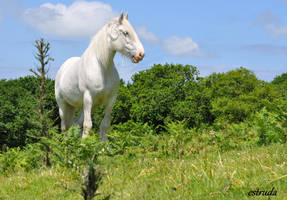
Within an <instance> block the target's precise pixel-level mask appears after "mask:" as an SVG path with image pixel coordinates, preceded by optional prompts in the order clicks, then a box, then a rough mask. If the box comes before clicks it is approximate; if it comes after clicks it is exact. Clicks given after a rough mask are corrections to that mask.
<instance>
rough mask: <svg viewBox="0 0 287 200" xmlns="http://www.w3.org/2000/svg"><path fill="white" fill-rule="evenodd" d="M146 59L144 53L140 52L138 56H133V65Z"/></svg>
mask: <svg viewBox="0 0 287 200" xmlns="http://www.w3.org/2000/svg"><path fill="white" fill-rule="evenodd" d="M143 58H144V51H141V50H138V51H137V53H136V55H135V56H133V58H132V61H133V63H138V62H139V61H141V60H142V59H143Z"/></svg>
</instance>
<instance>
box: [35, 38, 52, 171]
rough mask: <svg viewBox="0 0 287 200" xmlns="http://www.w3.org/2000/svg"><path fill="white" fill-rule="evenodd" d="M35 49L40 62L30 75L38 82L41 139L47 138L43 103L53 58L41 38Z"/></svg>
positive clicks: (46, 120)
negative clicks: (50, 63)
mask: <svg viewBox="0 0 287 200" xmlns="http://www.w3.org/2000/svg"><path fill="white" fill-rule="evenodd" d="M35 47H36V48H37V51H38V52H37V54H36V55H35V59H36V60H38V61H39V62H40V66H37V68H36V69H37V70H36V71H35V70H33V69H30V71H31V72H32V73H34V74H35V76H36V77H37V78H38V79H39V80H40V85H39V98H38V103H39V111H38V112H39V118H40V126H41V137H44V138H47V137H48V132H47V128H48V117H47V112H48V111H46V110H45V106H46V104H47V103H46V101H45V95H46V90H45V89H46V88H45V86H46V79H47V74H48V71H49V69H47V65H48V64H49V62H50V61H54V59H53V58H51V57H50V55H49V50H50V43H49V42H45V41H44V39H43V38H41V39H40V40H36V41H35ZM44 146H45V150H46V166H50V165H51V162H50V159H49V153H50V148H49V146H48V145H47V144H44Z"/></svg>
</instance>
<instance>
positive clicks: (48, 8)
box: [22, 0, 117, 38]
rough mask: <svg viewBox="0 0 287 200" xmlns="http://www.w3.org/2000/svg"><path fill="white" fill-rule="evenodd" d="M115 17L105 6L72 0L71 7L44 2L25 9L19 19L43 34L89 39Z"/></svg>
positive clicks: (108, 6)
mask: <svg viewBox="0 0 287 200" xmlns="http://www.w3.org/2000/svg"><path fill="white" fill-rule="evenodd" d="M116 15H117V13H116V12H114V11H113V9H112V7H111V6H110V5H108V4H104V3H101V2H97V1H93V2H87V1H84V0H83V1H75V2H74V3H73V4H72V5H70V6H66V5H64V4H51V3H45V4H42V5H41V6H40V7H38V8H28V9H26V10H25V11H24V12H23V15H22V19H23V20H24V22H26V23H27V24H28V25H29V26H30V27H32V28H34V29H37V30H40V31H42V32H43V33H46V34H50V35H56V36H64V37H84V38H87V37H91V36H92V35H94V34H95V33H96V32H97V31H98V30H99V29H100V28H101V27H102V26H104V25H105V24H106V23H107V22H108V21H109V20H110V19H111V18H113V17H115V16H116Z"/></svg>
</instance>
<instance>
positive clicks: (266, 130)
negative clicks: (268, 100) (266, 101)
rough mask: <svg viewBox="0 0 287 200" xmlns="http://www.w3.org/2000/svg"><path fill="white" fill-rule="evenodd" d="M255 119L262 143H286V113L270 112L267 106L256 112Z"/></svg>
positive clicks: (260, 142)
mask: <svg viewBox="0 0 287 200" xmlns="http://www.w3.org/2000/svg"><path fill="white" fill-rule="evenodd" d="M253 120H254V126H255V129H256V131H257V133H258V137H259V141H258V143H259V144H260V145H268V144H272V143H286V137H287V129H286V127H284V126H283V124H285V123H286V120H287V115H286V114H284V113H282V114H281V115H280V114H278V113H273V112H268V111H267V110H266V108H263V109H262V110H261V111H260V112H258V113H256V114H255V116H254V119H253Z"/></svg>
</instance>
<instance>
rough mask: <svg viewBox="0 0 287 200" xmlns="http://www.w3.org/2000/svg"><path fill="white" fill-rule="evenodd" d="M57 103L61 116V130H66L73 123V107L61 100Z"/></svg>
mask: <svg viewBox="0 0 287 200" xmlns="http://www.w3.org/2000/svg"><path fill="white" fill-rule="evenodd" d="M58 105H59V114H60V118H61V130H62V131H66V130H68V129H69V128H70V127H71V125H72V123H73V116H74V113H75V108H74V107H73V106H71V105H69V104H68V103H66V102H64V101H61V102H60V103H59V102H58Z"/></svg>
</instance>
